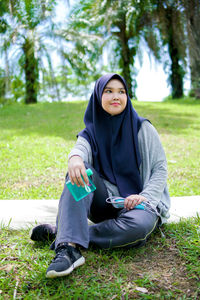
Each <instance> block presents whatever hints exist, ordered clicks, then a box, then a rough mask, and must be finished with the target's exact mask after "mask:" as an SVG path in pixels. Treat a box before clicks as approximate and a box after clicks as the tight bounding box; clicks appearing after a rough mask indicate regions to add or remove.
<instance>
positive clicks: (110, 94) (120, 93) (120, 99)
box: [101, 79, 127, 116]
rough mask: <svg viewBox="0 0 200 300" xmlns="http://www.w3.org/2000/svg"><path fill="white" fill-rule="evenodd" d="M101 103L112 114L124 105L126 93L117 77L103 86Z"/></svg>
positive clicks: (119, 110)
mask: <svg viewBox="0 0 200 300" xmlns="http://www.w3.org/2000/svg"><path fill="white" fill-rule="evenodd" d="M101 104H102V107H103V109H104V110H105V111H106V112H107V113H109V114H110V115H112V116H115V115H118V114H120V113H121V112H122V111H123V110H124V109H125V107H126V104H127V95H126V90H125V87H124V85H123V83H122V82H121V81H120V80H118V79H112V80H110V81H109V82H108V83H107V85H106V87H105V88H104V91H103V94H102V98H101Z"/></svg>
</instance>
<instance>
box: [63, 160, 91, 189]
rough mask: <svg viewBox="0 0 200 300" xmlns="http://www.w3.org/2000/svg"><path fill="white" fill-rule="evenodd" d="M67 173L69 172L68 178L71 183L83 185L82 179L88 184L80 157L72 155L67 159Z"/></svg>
mask: <svg viewBox="0 0 200 300" xmlns="http://www.w3.org/2000/svg"><path fill="white" fill-rule="evenodd" d="M68 174H69V179H70V181H71V183H72V184H76V185H77V186H82V187H84V186H85V184H84V182H83V179H84V181H85V183H86V184H87V185H88V184H89V180H88V176H87V173H86V169H85V165H84V163H83V160H82V158H81V157H80V156H78V155H74V156H72V157H71V158H70V159H69V161H68ZM81 175H82V177H83V179H82V177H81Z"/></svg>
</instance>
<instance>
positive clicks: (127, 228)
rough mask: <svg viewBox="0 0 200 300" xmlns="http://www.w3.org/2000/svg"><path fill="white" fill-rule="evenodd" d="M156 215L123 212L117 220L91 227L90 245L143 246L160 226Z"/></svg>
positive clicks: (142, 211)
mask: <svg viewBox="0 0 200 300" xmlns="http://www.w3.org/2000/svg"><path fill="white" fill-rule="evenodd" d="M158 220H159V218H158V216H157V215H156V213H153V212H150V211H147V210H140V209H132V210H129V211H127V210H125V209H123V210H121V211H120V212H119V215H118V217H117V218H116V219H109V220H105V221H103V222H101V223H99V224H95V225H92V226H90V227H89V234H90V243H91V244H94V245H96V246H98V247H101V248H105V249H108V248H115V247H125V246H129V247H131V246H142V245H144V244H145V242H146V240H147V238H148V237H149V236H150V234H151V233H152V232H153V231H154V229H155V228H156V227H157V224H158Z"/></svg>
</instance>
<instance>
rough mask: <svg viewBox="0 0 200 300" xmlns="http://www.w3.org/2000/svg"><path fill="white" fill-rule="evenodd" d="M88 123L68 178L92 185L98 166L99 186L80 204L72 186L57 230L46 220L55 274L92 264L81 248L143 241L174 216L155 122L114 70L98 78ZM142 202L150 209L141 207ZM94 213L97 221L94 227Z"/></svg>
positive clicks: (50, 271) (73, 153) (50, 269)
mask: <svg viewBox="0 0 200 300" xmlns="http://www.w3.org/2000/svg"><path fill="white" fill-rule="evenodd" d="M84 122H85V126H86V127H85V129H84V130H82V131H81V132H80V133H79V134H78V139H77V142H76V145H75V147H74V148H73V149H72V151H71V153H70V154H69V162H68V174H67V177H66V180H68V179H70V180H71V182H72V183H73V184H77V185H78V186H80V185H81V186H84V182H83V180H84V181H85V183H86V184H88V177H87V174H86V169H87V168H91V169H92V171H93V175H92V180H93V182H94V184H95V186H96V190H95V192H93V193H91V194H89V195H88V196H87V197H85V198H84V199H82V200H80V201H78V202H77V201H75V200H74V198H73V197H72V195H71V194H70V192H69V190H68V188H67V187H66V185H65V187H64V190H63V193H62V195H61V198H60V202H59V210H58V216H57V225H56V229H55V228H53V227H49V226H48V225H42V229H43V232H44V231H45V230H46V232H48V233H49V234H52V236H54V235H56V239H55V243H54V244H55V252H56V256H55V258H54V259H53V261H52V262H51V264H50V266H49V267H48V269H47V273H46V276H47V277H48V278H53V277H59V276H65V275H67V274H69V273H71V272H72V271H73V269H74V268H76V267H78V266H80V265H82V264H84V262H85V259H84V257H83V256H82V255H81V252H80V250H79V249H78V246H82V247H84V248H88V246H89V244H94V245H96V246H98V247H101V248H105V249H108V248H115V247H134V246H142V245H144V244H145V242H146V240H147V239H148V237H149V236H150V234H151V233H152V232H153V231H154V229H155V228H156V227H157V225H161V224H162V223H163V222H165V221H166V219H167V218H168V217H169V213H168V211H169V207H170V197H169V193H168V189H167V183H166V181H167V163H166V157H165V153H164V150H163V147H162V145H161V142H160V139H159V136H158V133H157V131H156V130H155V128H154V127H153V125H152V124H151V123H150V122H149V121H148V120H146V119H144V118H141V117H139V116H138V114H137V113H136V111H135V110H134V108H133V107H132V104H131V100H130V98H129V95H128V90H127V85H126V82H125V80H124V79H123V78H122V77H121V76H120V75H118V74H106V75H104V76H102V77H101V78H99V79H98V80H97V82H96V84H95V87H94V91H93V93H92V95H91V98H90V101H89V103H88V107H87V109H86V112H85V117H84ZM112 196H120V197H123V198H124V199H125V200H124V207H122V208H120V209H119V208H115V207H113V206H112V204H110V203H107V202H106V199H107V198H108V197H112ZM141 203H143V204H144V205H145V204H146V205H145V209H138V208H137V205H138V204H141ZM88 218H89V219H90V220H91V221H93V222H94V223H95V224H93V225H90V226H89V225H88ZM39 231H40V232H41V225H40V226H39V228H38V227H37V228H35V229H34V230H33V233H32V239H35V240H36V239H39V238H38V236H37V234H38V232H39ZM34 235H35V236H37V238H34Z"/></svg>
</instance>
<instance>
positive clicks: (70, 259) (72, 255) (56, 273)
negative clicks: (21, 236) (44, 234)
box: [46, 243, 85, 278]
mask: <svg viewBox="0 0 200 300" xmlns="http://www.w3.org/2000/svg"><path fill="white" fill-rule="evenodd" d="M55 251H56V256H55V258H54V259H53V260H52V262H51V264H50V266H49V267H48V269H47V272H46V277H47V278H55V277H61V276H66V275H68V274H70V273H71V272H72V271H73V270H74V269H75V268H77V267H79V266H81V265H83V264H84V263H85V258H84V257H83V256H82V254H81V253H80V251H79V250H78V249H77V248H75V247H72V246H69V245H68V244H67V243H61V244H59V245H58V247H57V248H56V250H55Z"/></svg>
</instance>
